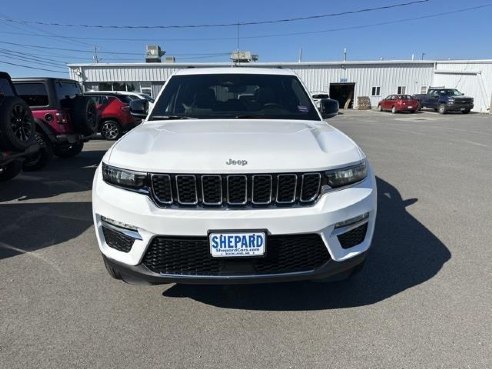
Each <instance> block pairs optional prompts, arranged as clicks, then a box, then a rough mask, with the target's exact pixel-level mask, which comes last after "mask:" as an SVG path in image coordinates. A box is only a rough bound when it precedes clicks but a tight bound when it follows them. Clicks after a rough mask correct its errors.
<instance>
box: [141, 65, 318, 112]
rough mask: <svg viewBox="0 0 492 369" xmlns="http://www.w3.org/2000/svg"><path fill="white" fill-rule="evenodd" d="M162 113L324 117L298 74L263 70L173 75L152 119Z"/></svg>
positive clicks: (159, 99) (157, 103) (158, 101)
mask: <svg viewBox="0 0 492 369" xmlns="http://www.w3.org/2000/svg"><path fill="white" fill-rule="evenodd" d="M162 117H176V118H177V117H187V118H198V119H214V118H226V119H229V118H232V119H261V118H263V119H299V120H320V117H319V115H318V112H317V111H316V109H315V107H314V106H313V104H312V103H311V99H310V98H309V96H308V95H307V93H306V91H305V89H304V87H303V86H302V85H301V83H300V82H299V79H298V78H297V77H295V76H290V75H263V74H197V75H183V76H174V77H171V79H170V80H169V82H168V84H167V85H166V87H165V88H164V91H163V92H162V94H161V96H160V97H159V98H158V100H157V102H156V105H155V107H154V109H153V110H152V114H151V115H150V116H149V119H148V120H157V119H162Z"/></svg>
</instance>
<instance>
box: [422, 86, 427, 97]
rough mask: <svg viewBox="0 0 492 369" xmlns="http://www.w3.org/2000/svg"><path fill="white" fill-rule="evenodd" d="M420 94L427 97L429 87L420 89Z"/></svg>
mask: <svg viewBox="0 0 492 369" xmlns="http://www.w3.org/2000/svg"><path fill="white" fill-rule="evenodd" d="M420 93H421V94H424V95H425V94H426V93H427V86H422V87H420Z"/></svg>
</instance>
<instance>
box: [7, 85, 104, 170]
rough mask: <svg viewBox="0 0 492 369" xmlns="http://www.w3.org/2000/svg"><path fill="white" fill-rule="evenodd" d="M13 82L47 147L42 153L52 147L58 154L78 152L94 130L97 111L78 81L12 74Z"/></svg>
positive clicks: (62, 156)
mask: <svg viewBox="0 0 492 369" xmlns="http://www.w3.org/2000/svg"><path fill="white" fill-rule="evenodd" d="M13 82H14V85H15V88H16V90H17V93H18V94H19V96H20V97H22V98H23V99H24V101H25V102H26V103H27V104H28V105H29V106H30V108H31V110H32V113H33V115H34V119H35V120H36V122H38V123H39V125H38V127H39V128H38V134H39V137H40V138H41V139H42V140H43V141H44V143H45V145H46V147H47V148H48V149H47V150H46V151H45V153H46V154H47V155H49V154H50V152H49V151H51V152H52V153H54V154H55V155H57V156H59V157H61V158H69V157H72V156H75V155H77V154H78V153H80V152H81V151H82V148H83V147H84V142H87V141H88V140H89V139H90V138H91V137H92V135H93V134H94V133H95V132H96V130H97V111H96V104H95V102H94V101H93V99H92V98H91V97H88V96H83V94H82V90H81V88H80V85H79V84H78V83H77V81H74V80H71V79H62V78H39V77H36V78H15V79H13ZM41 159H43V158H41ZM31 164H32V165H36V163H31Z"/></svg>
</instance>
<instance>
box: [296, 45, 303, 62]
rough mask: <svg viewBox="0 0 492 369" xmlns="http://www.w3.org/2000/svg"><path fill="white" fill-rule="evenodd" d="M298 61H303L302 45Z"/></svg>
mask: <svg viewBox="0 0 492 369" xmlns="http://www.w3.org/2000/svg"><path fill="white" fill-rule="evenodd" d="M297 62H298V63H300V62H302V47H301V48H300V49H299V59H298V60H297Z"/></svg>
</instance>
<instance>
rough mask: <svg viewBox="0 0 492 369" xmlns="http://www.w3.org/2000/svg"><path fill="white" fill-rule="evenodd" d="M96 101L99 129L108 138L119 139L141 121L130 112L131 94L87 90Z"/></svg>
mask: <svg viewBox="0 0 492 369" xmlns="http://www.w3.org/2000/svg"><path fill="white" fill-rule="evenodd" d="M85 95H86V96H91V97H92V98H93V99H94V100H95V102H96V108H97V111H98V118H99V126H98V127H99V131H100V132H101V136H102V137H103V138H104V139H106V140H117V139H118V138H119V137H120V136H121V135H122V134H123V133H124V132H127V131H129V130H130V129H132V128H134V127H135V126H137V125H138V124H139V123H140V120H137V119H136V118H135V117H133V116H132V115H131V114H130V106H129V104H130V101H132V100H133V99H132V98H130V97H129V96H126V95H123V94H118V93H114V94H112V93H106V92H104V93H101V92H86V93H85Z"/></svg>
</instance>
